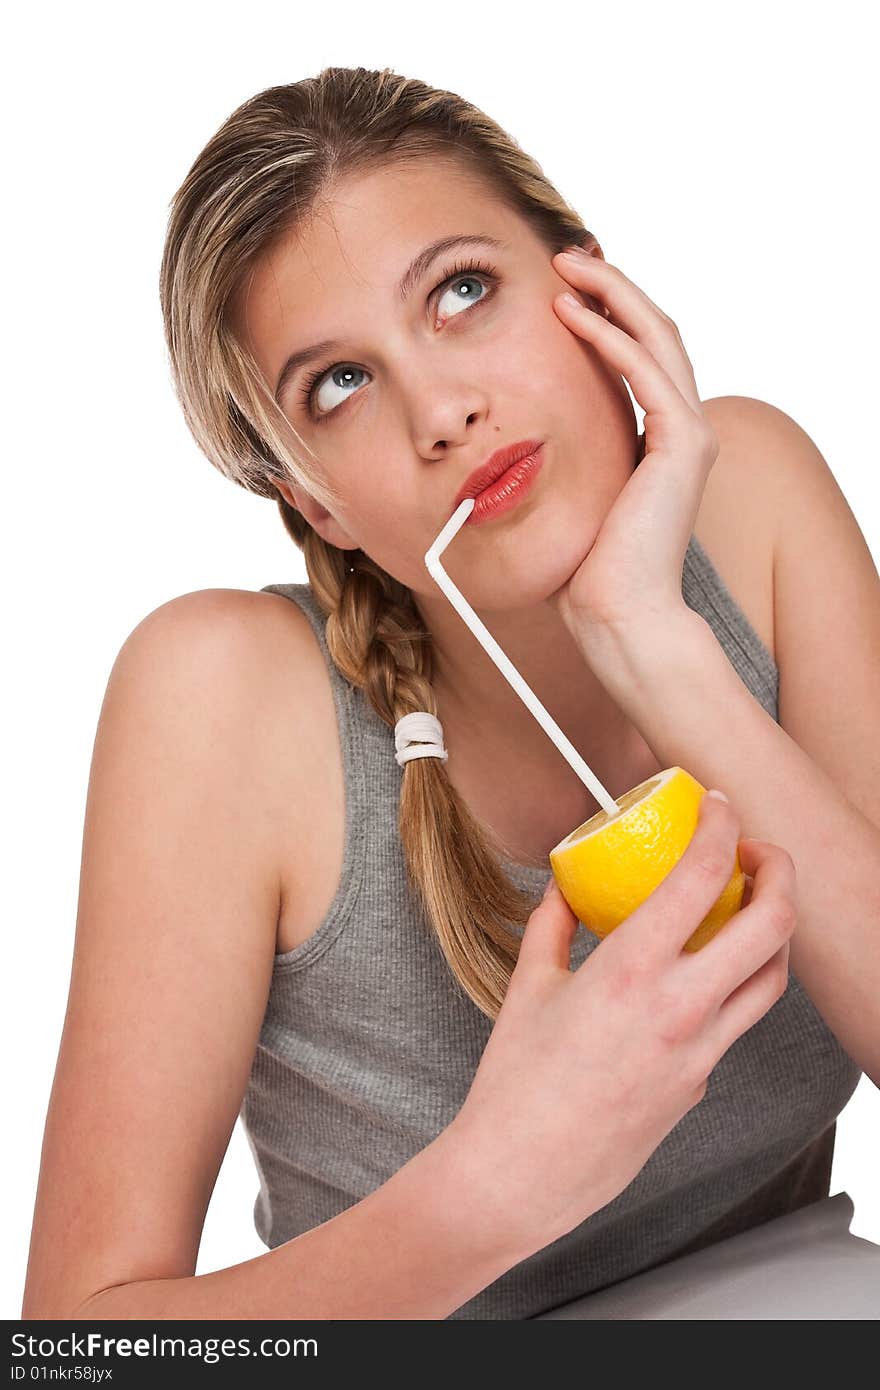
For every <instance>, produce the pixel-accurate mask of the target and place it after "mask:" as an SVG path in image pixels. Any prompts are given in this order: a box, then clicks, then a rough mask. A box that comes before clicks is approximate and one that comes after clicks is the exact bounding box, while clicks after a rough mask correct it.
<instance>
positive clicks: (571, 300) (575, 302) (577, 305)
mask: <svg viewBox="0 0 880 1390" xmlns="http://www.w3.org/2000/svg"><path fill="white" fill-rule="evenodd" d="M562 298H563V299H564V300H565V302H566V304H570V305H571V307H572V308H573V309H583V307H584V306H583V304H581V302H580V300H579V299H575V297H574V295H573V294H564V295H563V296H562Z"/></svg>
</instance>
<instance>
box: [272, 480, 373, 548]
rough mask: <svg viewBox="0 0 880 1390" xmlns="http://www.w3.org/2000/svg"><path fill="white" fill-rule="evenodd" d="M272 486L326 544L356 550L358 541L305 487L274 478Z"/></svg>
mask: <svg viewBox="0 0 880 1390" xmlns="http://www.w3.org/2000/svg"><path fill="white" fill-rule="evenodd" d="M274 486H275V488H276V490H277V491H278V492H280V494H281V496H282V497H283V498H284V500H285V502H286V503H287V505H288V506H289V507H293V508H294V510H295V511H298V512H300V513H301V515H302V516H303V517H304V518H305V520H306V521H307V522H308V523H309V525H310V526H311V528H312V530H313V531H317V533H318V535H319V536H320V537H321V539H322V540H325V541H327V543H328V545H335V546H336V548H337V550H357V549H358V543H357V541H355V540H352V538H351V536H350V535H349V534H348V532H347V531H346V530H345V529H344V527H342V526H341V525H340V524H339V522H338V521H337V520H336V518H335V517H334V516H333V515H332V513H331V512H328V510H327V508H326V507H324V506H322V505H321V503H320V502H318V501H316V500H315V498H314V497H310V496H309V494H308V493H307V492H306V490H305V488H301V487H300V486H299V484H298V483H284V482H281V481H280V480H279V479H275V483H274Z"/></svg>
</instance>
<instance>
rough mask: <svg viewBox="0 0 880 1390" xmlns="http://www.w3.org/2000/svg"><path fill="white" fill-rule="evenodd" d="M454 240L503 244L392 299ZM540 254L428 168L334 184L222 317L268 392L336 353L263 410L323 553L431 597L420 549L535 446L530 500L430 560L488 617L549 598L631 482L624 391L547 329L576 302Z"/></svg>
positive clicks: (498, 207) (511, 219)
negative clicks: (295, 458) (459, 507)
mask: <svg viewBox="0 0 880 1390" xmlns="http://www.w3.org/2000/svg"><path fill="white" fill-rule="evenodd" d="M455 236H469V237H488V238H492V239H494V241H495V242H497V243H499V244H498V245H488V244H472V245H467V246H463V245H459V246H452V247H450V248H449V249H448V250H447V251H445V252H444V253H442V254H440V255H438V256H437V257H436V258H435V259H434V260H433V261H432V262H431V264H430V266H429V267H426V268H425V269H424V271H423V273H422V274H421V275H420V276H419V278H418V279H417V280H416V281H415V282H414V283H412V284H411V286H410V288H409V292H408V294H407V296H406V298H405V300H401V297H400V294H399V292H398V281H399V280H400V279H401V277H402V276H403V274H404V271H405V270H406V268H407V267H408V266H409V265H410V262H411V261H413V260H414V258H415V257H417V256H418V255H419V254H420V253H421V252H423V251H424V249H425V248H426V247H428V246H430V245H431V243H433V242H436V241H438V240H439V239H441V238H449V237H455ZM596 249H597V250H598V248H596ZM552 254H553V252H552V251H550V250H548V248H547V247H546V246H545V245H544V244H543V243H542V242H541V241H540V240H539V239H538V238H537V236H536V235H535V233H534V232H533V231H532V229H531V228H530V227H529V226H528V225H527V223H525V222H524V221H523V220H522V218H520V217H519V216H517V215H516V214H515V213H513V212H511V211H510V210H508V209H507V208H506V207H505V206H503V205H502V204H501V203H499V202H498V200H497V198H496V197H495V195H494V193H493V192H492V191H491V190H490V189H488V188H487V187H486V186H485V185H484V184H483V183H482V182H481V181H479V180H477V179H476V178H475V177H474V176H473V175H472V174H470V173H469V172H467V171H464V170H462V168H461V167H460V166H457V165H455V163H454V162H452V161H449V160H444V159H436V158H435V159H431V160H425V161H424V162H423V163H422V164H421V165H419V166H418V167H415V166H412V167H397V168H395V167H393V166H392V167H389V168H386V169H384V170H382V171H380V172H377V173H370V174H369V175H362V176H360V177H357V178H351V179H347V180H345V181H344V182H342V183H340V184H338V185H337V186H336V187H335V188H334V189H333V190H332V193H331V195H330V196H329V197H328V199H327V201H326V202H325V203H323V204H322V205H321V206H319V207H318V208H317V209H316V212H315V215H314V217H313V218H312V219H311V220H310V221H309V223H308V225H306V226H304V227H302V228H300V229H299V230H298V231H297V232H296V233H294V234H291V235H290V236H289V237H287V238H286V239H285V240H283V241H281V242H279V243H278V245H277V246H276V247H275V248H274V249H273V250H272V251H271V253H267V255H266V256H265V257H264V258H263V259H262V261H261V262H260V263H259V265H258V266H257V268H256V270H255V272H254V273H253V275H252V278H250V279H249V280H248V281H246V282H245V284H244V285H243V287H242V290H241V291H240V294H239V296H238V298H237V300H236V301H235V302H234V304H233V305H232V306H231V307H232V311H233V318H232V324H233V331H235V332H236V334H237V335H238V336H239V337H240V338H241V339H242V340H243V341H245V342H246V343H247V345H248V347H249V348H250V350H251V352H252V353H253V354H254V356H255V358H256V360H257V361H258V362H259V364H260V367H261V368H262V370H263V372H264V373H265V376H266V379H267V380H268V382H269V383H270V388H271V389H272V390H273V391H274V390H275V389H276V383H277V382H278V381H279V377H280V375H281V373H282V369H283V367H284V365H285V363H286V362H287V359H288V358H289V357H290V355H291V354H293V353H296V352H299V351H300V350H301V349H304V348H307V347H309V346H311V345H313V344H317V343H320V342H322V341H323V340H335V342H336V346H335V347H332V348H330V349H329V350H327V351H323V352H321V353H320V354H319V355H318V356H317V357H316V358H314V359H313V360H311V361H309V362H307V363H305V364H303V365H301V366H299V367H297V368H296V369H295V370H294V371H293V372H292V373H289V374H287V376H286V380H285V381H284V383H283V386H282V388H281V390H280V392H279V394H278V397H277V399H278V403H279V405H280V407H281V409H282V411H283V412H284V415H285V416H286V418H287V420H288V421H289V422H290V424H291V425H292V426H293V427H294V429H295V430H296V431H297V433H298V434H299V435H301V436H302V438H303V439H304V440H305V441H306V443H307V444H308V445H309V446H310V448H311V449H312V450H313V452H314V454H315V455H316V457H317V458H318V459H319V460H320V463H321V467H322V470H323V472H324V474H325V475H326V477H327V479H328V480H329V481H330V482H331V484H332V486H333V487H334V488H335V489H336V490H337V492H338V494H339V496H340V497H341V499H342V500H341V503H340V505H339V506H338V507H337V508H336V509H335V510H334V512H333V513H328V512H327V511H326V510H325V508H324V507H323V506H321V505H320V504H319V503H318V502H316V501H315V500H314V499H313V498H311V497H309V496H308V494H307V493H305V492H304V491H303V490H302V489H301V488H299V487H298V486H296V485H290V486H288V485H286V484H285V485H279V486H280V490H281V491H282V492H283V493H284V495H285V497H286V498H287V500H288V501H289V502H291V503H292V505H294V506H296V507H298V508H299V510H300V511H301V512H302V513H303V515H304V516H305V518H306V520H307V521H309V523H310V524H311V525H312V526H313V527H314V528H315V530H317V531H318V533H319V534H320V535H321V536H323V537H324V539H325V540H328V541H330V542H331V543H332V544H334V545H337V546H341V547H343V548H359V549H361V550H362V551H364V553H365V554H367V555H369V556H370V557H371V558H372V559H373V560H374V561H375V562H376V563H377V564H378V565H380V566H381V567H382V568H383V569H384V570H385V571H386V572H387V573H389V574H391V575H393V576H394V577H395V578H397V579H398V580H400V581H401V582H402V583H403V584H405V585H406V586H407V587H408V588H410V589H411V590H412V591H413V594H414V595H415V597H416V598H417V599H419V598H420V597H422V596H425V597H426V598H428V600H429V601H430V600H431V599H433V598H435V597H436V596H437V594H438V592H439V591H438V589H437V586H436V584H435V583H434V580H433V579H432V578H431V576H430V575H429V574H428V571H427V569H426V568H425V564H424V554H425V551H426V550H427V549H428V547H429V546H430V545H431V543H432V542H433V541H434V539H435V538H436V536H437V534H438V532H439V531H440V530H441V528H442V527H443V526H444V524H445V523H446V522H447V521H448V519H449V517H450V516H451V515H452V513H453V511H454V510H455V498H456V495H457V493H458V491H459V489H460V488H461V486H462V484H463V483H464V482H465V480H466V479H467V478H468V477H469V475H470V474H471V473H472V472H473V470H474V469H475V468H477V467H479V466H480V465H482V464H483V463H484V462H485V461H486V459H487V458H488V456H489V455H490V454H491V453H493V452H494V451H495V450H496V449H498V448H500V447H502V446H504V445H508V444H512V443H515V442H517V441H519V440H523V439H540V440H543V441H544V449H543V467H542V469H541V471H540V473H539V475H538V477H537V479H536V480H535V483H534V485H533V486H532V488H531V490H530V492H529V494H528V495H527V496H526V497H525V498H524V499H523V500H522V501H521V502H520V503H519V505H518V506H517V507H515V508H513V509H512V510H510V511H507V512H505V513H503V514H502V515H501V516H499V517H497V518H493V519H492V520H490V521H488V522H485V523H483V524H481V525H479V526H465V527H464V528H463V530H462V531H460V532H459V534H458V535H457V536H456V537H455V539H454V540H453V542H452V543H451V545H450V547H449V550H448V551H447V552H446V553H445V555H444V567H445V568H446V569H447V570H448V572H449V574H450V575H451V576H452V577H453V578H454V579H455V582H456V583H457V584H459V586H460V587H461V589H462V591H463V592H464V593H465V594H466V596H467V597H468V599H469V601H470V602H471V603H472V604H473V605H474V607H476V608H479V609H484V610H487V611H491V610H493V609H495V610H498V609H514V608H521V607H522V606H523V605H524V604H528V603H540V602H542V601H543V600H545V599H547V598H548V596H550V595H552V594H553V593H554V592H555V591H556V590H557V589H559V588H560V587H561V586H562V585H563V584H564V583H565V582H566V581H567V579H568V578H569V577H570V575H571V574H572V573H573V572H574V570H575V569H576V568H577V566H578V565H579V564H580V562H581V560H582V559H583V557H584V555H585V554H586V553H587V551H588V549H589V547H590V545H591V544H592V540H593V538H594V537H595V535H596V533H597V532H598V530H599V527H600V525H601V523H602V520H603V519H604V517H605V515H606V514H607V512H608V510H609V508H610V507H611V504H612V503H613V501H614V499H615V497H616V496H617V494H618V493H619V492H620V490H621V488H622V487H623V485H624V483H625V482H626V479H627V477H628V476H629V475H630V473H631V472H632V468H633V464H634V458H635V444H636V425H635V416H634V411H633V407H632V404H631V401H630V397H629V394H628V391H627V388H626V386H625V384H624V383H623V381H622V379H621V378H620V376H619V375H618V374H617V373H615V372H614V371H612V370H611V369H609V368H608V367H607V366H606V365H605V364H604V363H603V361H602V359H601V358H600V357H599V355H598V353H597V352H596V351H595V349H594V348H592V347H591V346H590V345H589V344H587V343H585V342H584V341H583V340H582V339H579V338H576V337H575V336H574V334H573V333H572V332H571V331H570V330H569V329H568V328H567V327H566V326H565V325H564V324H563V323H562V321H561V319H559V318H558V317H557V315H556V313H555V311H554V309H553V302H552V301H553V299H554V297H555V296H556V295H558V294H559V293H560V292H561V291H562V290H564V289H569V290H570V289H571V286H570V285H568V283H567V282H566V281H564V280H563V279H562V278H561V277H560V276H559V275H557V273H556V271H555V270H554V269H553V266H552V265H551V259H550V258H551V255H552ZM599 254H601V253H599ZM316 372H317V373H318V375H317V377H315V373H316ZM310 378H312V379H313V380H312V384H311V385H309V379H310ZM306 395H308V399H306ZM442 602H443V603H446V600H445V598H444V599H442ZM423 611H424V610H423Z"/></svg>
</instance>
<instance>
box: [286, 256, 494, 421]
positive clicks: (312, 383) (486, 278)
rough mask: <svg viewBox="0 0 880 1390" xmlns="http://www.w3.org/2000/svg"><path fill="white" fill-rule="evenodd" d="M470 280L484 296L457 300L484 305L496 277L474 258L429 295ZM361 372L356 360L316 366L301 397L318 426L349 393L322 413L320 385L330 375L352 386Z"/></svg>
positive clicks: (337, 383)
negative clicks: (478, 286)
mask: <svg viewBox="0 0 880 1390" xmlns="http://www.w3.org/2000/svg"><path fill="white" fill-rule="evenodd" d="M468 281H474V282H476V283H477V284H482V286H483V288H484V289H485V290H486V291H487V293H486V294H484V295H482V296H481V297H480V298H479V299H473V298H472V297H470V296H468V297H464V296H463V295H461V294H459V295H457V296H456V298H457V299H458V302H459V303H460V304H463V305H464V306H465V308H471V307H473V308H477V307H479V305H481V304H485V303H486V302H487V300H489V299H491V297H492V295H493V294H494V292H495V288H496V286H497V277H496V275H495V272H494V269H493V268H492V267H491V266H487V265H483V263H482V262H480V261H474V262H471V263H468V264H466V265H456V266H454V267H453V269H452V271H451V272H450V273H449V274H448V275H446V276H445V277H444V279H442V280H441V281H440V283H439V284H438V285H435V287H434V289H433V290H432V291H431V295H430V296H429V298H430V297H432V296H433V295H436V294H438V293H439V292H440V291H441V290H443V291H446V289H447V288H450V289H451V288H452V287H453V286H455V285H456V283H457V282H458V284H459V285H465V284H467V283H468ZM452 317H453V318H457V317H458V312H457V311H455V312H454V313H453V314H452ZM359 374H360V375H361V376H363V375H364V368H363V367H358V366H356V365H355V363H353V362H338V363H336V364H335V365H334V364H330V365H329V366H328V365H327V364H326V363H325V364H324V365H323V366H321V367H318V368H316V370H315V371H313V372H312V373H311V374H310V375H309V376H308V377H307V378H306V380H305V381H304V382H303V386H302V390H301V391H300V393H299V398H300V401H301V402H302V405H303V407H304V408H305V410H306V411H307V412H308V414H309V415H310V416H311V418H312V419H313V420H314V422H315V424H316V425H321V424H323V423H324V421H325V420H326V419H327V417H328V416H330V415H332V414H333V412H334V411H335V410H336V409H337V407H338V406H339V405H344V404H345V401H346V400H347V399H348V396H345V397H343V399H342V401H337V402H336V403H335V404H334V405H331V406H330V408H329V409H328V410H324V411H322V412H320V413H319V412H317V411H316V410H315V402H316V400H317V396H318V390H319V384H320V382H321V381H322V379H323V378H324V377H328V379H329V380H330V381H331V382H332V384H333V385H334V386H337V387H338V388H339V389H340V390H342V389H343V387H345V386H351V385H352V381H351V377H352V376H355V377H357V376H358V375H359ZM355 384H356V383H355ZM352 394H353V393H352Z"/></svg>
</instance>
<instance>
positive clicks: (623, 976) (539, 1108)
mask: <svg viewBox="0 0 880 1390" xmlns="http://www.w3.org/2000/svg"><path fill="white" fill-rule="evenodd" d="M739 828H740V827H739V821H738V819H737V815H736V812H735V810H734V808H733V806H731V805H729V804H727V805H725V803H724V802H721V801H716V800H714V799H713V798H712V797H710V796H704V797H703V799H702V801H701V802H700V808H699V819H698V822H697V828H696V831H695V833H694V836H693V838H692V839H691V842H690V844H689V845H688V847H687V849H686V850H685V852H684V854H683V855H682V857H681V859H680V860H679V861H678V863H677V864H675V865H674V867H673V868H672V869H671V870H670V872H669V873H668V874H667V876H666V878H665V879H664V880H663V882H662V883H660V884H659V885H658V887H657V888H655V890H654V892H653V893H652V894H651V895H650V897H648V898H646V899H645V901H644V902H643V903H642V904H641V906H640V907H638V908H637V909H636V911H635V912H633V913H632V914H631V915H630V916H629V917H627V918H626V920H625V921H624V922H622V923H621V924H620V926H619V927H617V928H616V929H615V930H614V931H613V932H611V933H610V934H609V935H608V936H606V937H605V938H604V940H603V941H601V942H600V943H599V945H598V946H597V947H596V949H595V950H594V951H593V952H592V953H591V954H590V955H589V956H588V957H587V959H586V960H585V961H584V962H583V964H582V965H581V966H580V967H579V968H578V969H577V970H571V968H570V967H571V957H570V953H571V944H572V941H573V938H574V932H575V929H576V927H577V919H576V917H575V915H574V913H573V912H572V911H571V909H570V908H569V907H568V904H567V903H566V901H565V899H564V898H563V896H562V894H561V893H560V891H559V889H558V887H557V886H556V884H555V883H552V886H551V889H550V892H549V893H548V895H547V896H546V897H545V898H544V900H543V902H541V903H540V904H539V906H538V907H536V908H535V910H534V912H533V913H532V914H531V916H530V917H529V920H528V922H527V924H526V929H525V933H524V935H523V939H522V942H521V944H520V950H519V956H518V958H517V962H516V965H515V967H514V970H513V974H512V975H511V978H510V984H509V985H508V989H507V994H506V995H505V998H504V1003H503V1004H502V1006H501V1010H500V1012H499V1014H498V1017H497V1019H496V1020H495V1025H494V1028H493V1030H492V1033H491V1036H490V1038H489V1041H488V1043H487V1044H486V1047H485V1049H484V1051H483V1055H482V1058H481V1060H480V1064H479V1067H478V1068H477V1071H476V1074H475V1076H474V1079H473V1082H472V1084H471V1088H470V1091H469V1092H468V1095H467V1097H466V1098H465V1101H464V1104H463V1106H462V1108H461V1110H460V1111H459V1114H458V1115H457V1116H456V1118H455V1119H454V1120H453V1121H452V1124H451V1126H450V1132H451V1133H453V1134H455V1135H457V1136H458V1142H460V1143H461V1144H462V1145H463V1147H464V1149H465V1150H466V1152H467V1153H468V1155H469V1161H470V1163H471V1168H472V1171H475V1172H476V1173H477V1174H485V1175H486V1178H487V1183H486V1185H485V1186H486V1193H487V1195H486V1204H487V1205H486V1212H487V1218H488V1219H497V1221H498V1223H499V1228H503V1229H504V1230H505V1231H508V1232H512V1233H514V1234H515V1236H516V1241H517V1244H518V1246H519V1248H520V1249H522V1250H523V1251H524V1252H525V1253H527V1254H531V1253H533V1252H534V1251H535V1250H539V1249H542V1248H543V1246H545V1245H547V1244H549V1243H550V1241H552V1240H555V1239H557V1238H558V1237H559V1236H562V1235H564V1234H565V1233H566V1232H568V1231H570V1230H571V1229H572V1228H573V1227H574V1226H576V1225H578V1224H579V1223H580V1222H581V1221H584V1220H585V1219H586V1218H587V1217H589V1216H591V1215H592V1214H593V1212H595V1211H598V1210H599V1208H600V1207H603V1206H605V1205H606V1204H607V1203H608V1202H610V1201H612V1199H613V1198H615V1197H616V1196H617V1195H618V1194H619V1193H620V1192H622V1191H623V1189H624V1188H625V1187H627V1186H628V1185H629V1183H630V1182H632V1180H633V1178H634V1177H635V1176H636V1174H637V1173H638V1172H639V1171H640V1170H641V1169H642V1168H643V1167H644V1165H645V1163H646V1162H647V1161H648V1159H649V1158H650V1156H651V1154H652V1153H653V1152H654V1150H655V1149H656V1148H657V1147H658V1146H659V1145H660V1143H662V1141H663V1140H664V1139H665V1137H666V1135H667V1134H669V1132H670V1130H672V1129H673V1128H674V1127H675V1125H677V1124H678V1122H679V1120H681V1119H682V1117H683V1116H684V1115H685V1114H687V1112H688V1111H689V1110H691V1109H693V1107H694V1106H695V1105H698V1104H699V1103H700V1101H701V1100H702V1099H703V1097H704V1095H705V1094H706V1090H707V1086H708V1078H709V1076H710V1074H711V1072H712V1071H713V1069H714V1068H715V1066H716V1065H717V1064H718V1062H719V1061H720V1060H721V1058H722V1057H723V1056H724V1054H725V1053H726V1052H727V1050H728V1048H729V1047H731V1046H732V1044H733V1043H735V1042H736V1041H737V1039H738V1038H740V1037H742V1035H743V1034H744V1033H746V1032H748V1030H749V1029H750V1028H751V1027H752V1026H753V1025H754V1024H755V1023H757V1022H758V1020H759V1019H760V1018H762V1017H763V1016H764V1014H766V1013H767V1011H768V1010H769V1009H771V1008H772V1007H773V1005H774V1004H775V1003H776V1001H777V1000H778V999H780V998H781V997H782V995H783V993H784V992H785V989H786V987H787V984H788V959H789V942H790V939H791V936H792V933H793V931H794V928H795V924H796V919H797V881H796V872H795V865H794V862H793V860H792V858H791V856H790V855H789V854H788V853H787V851H786V850H784V849H781V848H779V847H778V846H777V845H772V844H767V843H765V842H764V841H760V840H740V839H739ZM738 846H739V850H740V855H741V862H742V865H743V868H744V869H745V871H746V873H747V874H749V875H751V877H752V893H751V894H750V895H749V900H748V902H747V903H746V905H745V906H744V907H743V908H742V909H741V910H740V911H739V912H738V913H736V915H735V916H734V917H732V918H731V920H730V921H729V922H727V923H725V925H724V926H723V927H722V929H721V931H720V932H718V933H717V935H716V936H714V937H713V938H712V940H711V941H709V942H707V944H706V945H705V946H704V947H703V948H702V950H700V951H696V952H693V953H689V952H686V951H685V950H684V949H683V948H684V943H685V942H686V941H687V939H688V937H689V936H690V935H691V934H692V933H693V932H694V931H695V930H696V928H697V926H698V925H699V923H700V922H701V921H702V919H703V917H704V916H705V915H706V913H707V912H708V911H709V909H710V907H711V906H712V904H713V903H714V902H715V901H716V900H717V898H718V895H719V893H720V892H721V890H722V888H723V887H724V885H725V884H726V883H727V881H728V879H729V877H730V870H731V865H732V863H733V860H734V855H735V854H736V852H737V847H738ZM489 1178H491V1185H490V1183H489V1182H488V1179H489ZM523 1257H525V1256H523Z"/></svg>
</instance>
